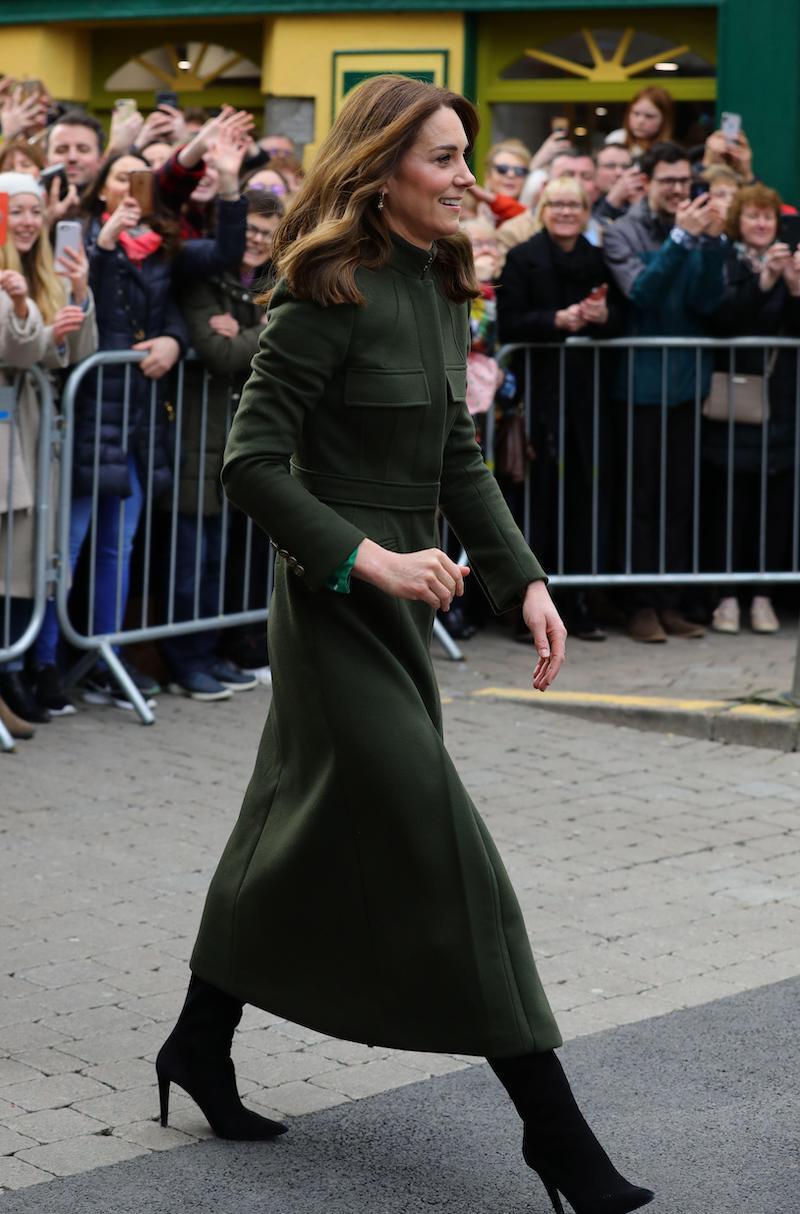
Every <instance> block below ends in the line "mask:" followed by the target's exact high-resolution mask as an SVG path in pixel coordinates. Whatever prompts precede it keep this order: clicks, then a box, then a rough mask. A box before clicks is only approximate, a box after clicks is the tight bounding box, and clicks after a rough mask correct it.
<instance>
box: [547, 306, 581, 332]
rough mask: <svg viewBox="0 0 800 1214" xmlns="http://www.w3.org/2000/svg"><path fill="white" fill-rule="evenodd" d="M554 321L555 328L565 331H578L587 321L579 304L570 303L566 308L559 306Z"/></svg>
mask: <svg viewBox="0 0 800 1214" xmlns="http://www.w3.org/2000/svg"><path fill="white" fill-rule="evenodd" d="M554 323H555V326H556V328H557V329H565V330H566V332H567V333H580V331H581V329H585V328H586V325H587V323H588V322H587V321H586V320H585V319H584V316H583V313H582V312H581V304H570V306H569V307H568V308H559V310H558V312H556V316H555V322H554Z"/></svg>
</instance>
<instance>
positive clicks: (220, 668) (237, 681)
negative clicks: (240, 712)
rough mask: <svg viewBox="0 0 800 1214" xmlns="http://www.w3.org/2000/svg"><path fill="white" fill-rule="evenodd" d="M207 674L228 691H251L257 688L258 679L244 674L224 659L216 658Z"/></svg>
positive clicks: (252, 675)
mask: <svg viewBox="0 0 800 1214" xmlns="http://www.w3.org/2000/svg"><path fill="white" fill-rule="evenodd" d="M209 674H210V675H211V676H212V678H215V679H216V680H217V682H219V683H221V684H222V686H223V687H227V688H228V689H229V690H230V691H251V690H252V689H253V688H254V687H258V678H257V677H256V676H255V675H254V674H245V672H244V671H243V670H238V669H237V667H236V666H234V664H233V662H228V661H226V659H225V658H217V660H216V662H215V663H214V665H213V666H212V667H211V669H210V670H209Z"/></svg>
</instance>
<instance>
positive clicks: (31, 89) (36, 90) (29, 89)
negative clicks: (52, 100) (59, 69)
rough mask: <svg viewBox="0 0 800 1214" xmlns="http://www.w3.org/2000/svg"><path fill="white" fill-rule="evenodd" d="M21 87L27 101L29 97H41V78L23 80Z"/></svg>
mask: <svg viewBox="0 0 800 1214" xmlns="http://www.w3.org/2000/svg"><path fill="white" fill-rule="evenodd" d="M19 87H20V90H21V92H22V96H23V99H24V100H26V101H27V99H28V98H29V97H40V96H41V94H42V91H43V89H42V82H41V80H21V81H20V85H19Z"/></svg>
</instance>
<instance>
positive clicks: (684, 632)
mask: <svg viewBox="0 0 800 1214" xmlns="http://www.w3.org/2000/svg"><path fill="white" fill-rule="evenodd" d="M661 623H662V624H663V625H664V628H665V629H666V631H667V632H668V633H669V635H670V636H671V637H684V638H685V639H686V640H687V641H699V640H700V638H701V637H704V636H705V635H706V630H705V628H704V627H703V625H702V624H695V623H693V622H692V620H687V619H686V617H685V616H683V615H681V613H680V612H679V611H675V609H674V608H673V607H667V609H666V610H665V611H662V612H661Z"/></svg>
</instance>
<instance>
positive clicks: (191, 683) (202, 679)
mask: <svg viewBox="0 0 800 1214" xmlns="http://www.w3.org/2000/svg"><path fill="white" fill-rule="evenodd" d="M169 690H170V691H171V692H172V694H173V695H174V696H188V697H189V699H190V700H201V701H205V702H209V703H210V702H211V701H212V700H230V699H231V697H232V696H233V692H232V691H231V689H230V688H229V687H225V686H224V684H223V683H221V682H220V680H219V679H215V678H214V676H213V675H212V674H209V673H208V671H206V670H193V671H191V672H190V673H189V674H185V675H182V676H181V678H180V681H176V682H174V683H170V685H169Z"/></svg>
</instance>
